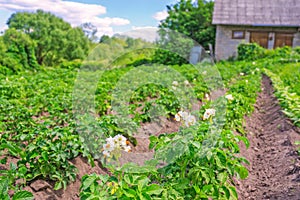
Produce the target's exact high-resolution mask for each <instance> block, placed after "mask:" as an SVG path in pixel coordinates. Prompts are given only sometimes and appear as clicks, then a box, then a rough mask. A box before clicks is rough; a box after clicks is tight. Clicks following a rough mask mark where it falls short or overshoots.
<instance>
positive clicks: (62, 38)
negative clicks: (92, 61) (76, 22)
mask: <svg viewBox="0 0 300 200" xmlns="http://www.w3.org/2000/svg"><path fill="white" fill-rule="evenodd" d="M7 25H8V27H9V28H15V29H16V30H19V31H22V32H24V33H25V34H27V35H29V36H30V38H31V39H32V40H33V41H34V42H35V43H36V49H35V53H36V58H37V61H38V63H39V64H41V65H55V64H58V63H59V62H61V61H63V60H72V59H78V58H79V59H83V58H84V57H85V55H87V52H88V48H89V46H88V44H89V43H88V38H87V37H86V36H85V35H84V33H83V31H82V30H81V29H75V30H73V28H72V27H71V25H70V24H69V23H67V22H65V21H64V20H62V19H61V18H59V17H56V16H55V15H53V14H51V13H49V12H44V11H42V10H37V12H35V13H28V12H18V13H15V14H12V16H11V17H10V18H9V19H8V22H7ZM80 31H81V32H82V33H79V32H80ZM75 41H76V42H77V41H78V44H76V45H75V44H74V42H75ZM73 52H76V53H73Z"/></svg>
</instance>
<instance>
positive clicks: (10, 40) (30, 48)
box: [0, 28, 39, 74]
mask: <svg viewBox="0 0 300 200" xmlns="http://www.w3.org/2000/svg"><path fill="white" fill-rule="evenodd" d="M0 46H1V47H0V52H2V53H0V64H1V65H2V66H4V67H6V69H9V70H10V71H11V72H13V73H16V72H19V71H22V70H26V69H27V70H36V69H38V67H39V66H38V64H37V61H36V57H35V43H34V42H33V41H32V40H31V38H30V37H29V36H28V35H26V34H24V33H22V32H19V31H17V30H16V29H14V28H12V29H8V30H7V31H6V32H5V34H4V35H3V38H1V40H0ZM7 73H9V72H5V71H4V72H3V74H7Z"/></svg>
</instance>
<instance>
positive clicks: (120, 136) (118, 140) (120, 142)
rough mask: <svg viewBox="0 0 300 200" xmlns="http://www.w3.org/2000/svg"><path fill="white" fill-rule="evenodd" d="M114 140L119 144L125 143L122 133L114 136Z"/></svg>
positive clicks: (124, 144)
mask: <svg viewBox="0 0 300 200" xmlns="http://www.w3.org/2000/svg"><path fill="white" fill-rule="evenodd" d="M114 141H116V142H117V144H118V145H121V146H126V145H127V144H126V141H127V139H126V138H125V137H124V136H123V135H120V134H118V135H116V136H115V137H114Z"/></svg>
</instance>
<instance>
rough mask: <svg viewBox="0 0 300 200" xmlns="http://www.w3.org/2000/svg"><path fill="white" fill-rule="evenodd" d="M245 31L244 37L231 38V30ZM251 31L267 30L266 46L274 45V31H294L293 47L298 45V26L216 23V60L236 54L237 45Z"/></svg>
mask: <svg viewBox="0 0 300 200" xmlns="http://www.w3.org/2000/svg"><path fill="white" fill-rule="evenodd" d="M234 30H235V31H245V38H244V39H232V31H234ZM251 31H263V32H269V38H273V39H272V40H269V41H268V48H269V49H272V48H273V47H274V38H275V33H276V32H286V33H294V39H293V47H296V46H300V32H299V30H298V28H289V27H284V28H281V27H253V26H228V25H218V26H217V32H216V45H215V56H216V59H217V60H226V59H229V58H231V57H232V58H234V57H236V56H237V47H238V45H239V44H240V43H242V42H245V43H248V42H249V41H250V33H251Z"/></svg>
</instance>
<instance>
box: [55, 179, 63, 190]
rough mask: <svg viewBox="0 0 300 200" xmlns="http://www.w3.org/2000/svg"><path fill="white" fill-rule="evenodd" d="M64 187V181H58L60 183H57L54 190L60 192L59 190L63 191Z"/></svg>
mask: <svg viewBox="0 0 300 200" xmlns="http://www.w3.org/2000/svg"><path fill="white" fill-rule="evenodd" d="M62 187H63V184H62V181H58V182H56V183H55V185H54V188H53V189H54V190H59V189H61V188H62Z"/></svg>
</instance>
